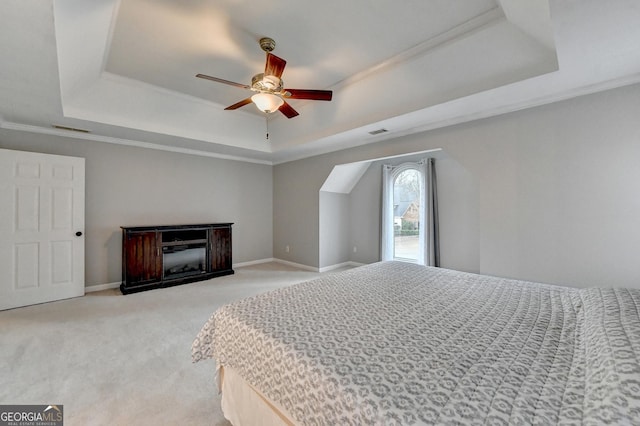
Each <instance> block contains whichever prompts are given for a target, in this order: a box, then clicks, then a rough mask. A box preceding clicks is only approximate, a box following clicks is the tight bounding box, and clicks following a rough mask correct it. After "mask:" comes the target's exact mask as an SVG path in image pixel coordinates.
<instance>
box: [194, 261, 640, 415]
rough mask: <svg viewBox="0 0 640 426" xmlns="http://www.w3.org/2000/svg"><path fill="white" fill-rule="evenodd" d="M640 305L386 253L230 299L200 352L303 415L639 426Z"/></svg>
mask: <svg viewBox="0 0 640 426" xmlns="http://www.w3.org/2000/svg"><path fill="white" fill-rule="evenodd" d="M639 305H640V290H625V289H575V288H566V287H557V286H551V285H544V284H538V283H531V282H524V281H515V280H508V279H500V278H495V277H487V276H480V275H474V274H467V273H461V272H455V271H451V270H446V269H439V268H430V267H424V266H418V265H414V264H408V263H401V262H382V263H377V264H373V265H368V266H363V267H360V268H356V269H353V270H349V271H346V272H342V273H338V274H330V275H326V276H323V277H321V278H319V279H316V280H313V281H309V282H306V283H302V284H298V285H295V286H292V287H288V288H284V289H280V290H276V291H272V292H269V293H266V294H262V295H259V296H256V297H252V298H248V299H245V300H241V301H238V302H235V303H232V304H229V305H227V306H224V307H222V308H221V309H219V310H218V311H216V312H215V313H214V315H213V316H212V317H211V319H209V321H208V322H207V323H206V324H205V325H204V327H203V328H202V330H201V331H200V333H199V334H198V336H197V338H196V339H195V341H194V343H193V348H192V351H193V352H192V353H193V360H194V361H199V360H201V359H206V358H214V359H215V360H216V362H217V364H218V366H229V367H231V368H233V369H234V370H235V371H237V372H238V373H239V374H240V375H241V376H242V377H244V379H245V380H246V381H247V382H248V383H249V384H250V385H251V386H253V387H254V388H256V389H259V390H260V392H261V393H262V394H263V395H265V396H266V397H268V398H269V399H270V400H272V401H274V402H275V403H276V404H278V405H279V406H280V407H282V408H284V409H285V410H286V411H287V412H288V413H290V415H292V416H293V418H294V419H293V420H295V421H296V422H298V423H300V424H311V425H338V424H340V425H348V424H353V425H362V424H384V425H393V424H402V425H407V424H434V423H435V424H458V423H460V422H462V423H464V424H478V423H486V424H491V425H500V424H505V425H506V424H556V423H562V424H594V425H595V424H603V423H616V424H640V361H639V360H640V318H639V314H638V306H639Z"/></svg>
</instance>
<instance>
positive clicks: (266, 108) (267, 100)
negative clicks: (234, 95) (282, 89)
mask: <svg viewBox="0 0 640 426" xmlns="http://www.w3.org/2000/svg"><path fill="white" fill-rule="evenodd" d="M251 101H252V102H253V103H254V104H256V106H257V107H258V109H259V110H260V111H262V112H266V113H267V114H270V113H272V112H275V111H277V110H278V108H280V107H281V106H282V104H284V100H283V99H282V98H281V97H280V96H277V95H274V94H273V93H256V94H255V95H253V96H251Z"/></svg>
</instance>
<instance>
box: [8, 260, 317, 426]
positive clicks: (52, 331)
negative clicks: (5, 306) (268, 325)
mask: <svg viewBox="0 0 640 426" xmlns="http://www.w3.org/2000/svg"><path fill="white" fill-rule="evenodd" d="M318 275H319V274H317V273H313V272H308V271H301V270H297V269H293V268H290V267H288V266H284V265H281V264H277V263H267V264H261V265H255V266H249V267H244V268H238V269H236V274H235V275H231V276H226V277H220V278H215V279H213V280H209V281H203V282H199V283H193V284H187V285H183V286H177V287H171V288H166V289H158V290H152V291H147V292H142V293H137V294H131V295H127V296H122V295H121V294H120V292H119V291H118V290H107V291H102V292H96V293H89V294H87V296H85V297H81V298H77V299H70V300H65V301H59V302H52V303H46V304H42V305H36V306H29V307H25V308H19V309H13V310H10V311H2V312H0V382H1V386H0V404H63V405H64V421H65V425H67V426H69V425H178V424H180V425H229V424H230V423H228V422H227V421H226V420H225V419H224V417H223V415H222V412H221V411H220V399H219V396H218V395H217V389H216V387H215V384H214V370H215V368H214V362H213V361H207V362H199V363H197V364H192V363H191V353H190V349H191V342H192V341H193V338H194V337H195V335H196V334H197V332H198V331H199V330H200V328H201V327H202V325H203V324H204V323H205V321H206V320H207V319H208V318H209V316H210V315H211V313H212V312H213V311H214V310H215V309H216V308H217V307H219V306H221V305H223V304H225V303H228V302H230V301H233V300H237V299H240V298H243V297H247V296H250V295H254V294H258V293H262V292H265V291H268V290H272V289H275V288H279V287H283V286H288V285H291V284H294V283H297V282H301V281H306V280H309V279H312V278H315V277H317V276H318Z"/></svg>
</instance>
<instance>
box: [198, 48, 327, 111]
mask: <svg viewBox="0 0 640 426" xmlns="http://www.w3.org/2000/svg"><path fill="white" fill-rule="evenodd" d="M260 47H261V48H262V50H264V51H265V52H266V53H267V62H266V64H265V67H264V72H263V73H259V74H256V75H254V76H253V78H252V79H251V86H249V85H246V84H241V83H235V82H233V81H229V80H224V79H222V78H218V77H211V76H210V75H205V74H197V75H196V77H198V78H204V79H205V80H211V81H216V82H218V83H223V84H228V85H230V86H235V87H239V88H241V89H248V90H251V91H254V92H256V94H255V95H253V96H251V97H249V98H246V99H243V100H241V101H240V102H236V103H235V104H233V105H231V106H228V107H226V108H225V110H233V109H238V108H240V107H243V106H245V105H247V104H250V103H251V102H253V103H254V104H255V105H256V106H257V107H258V109H259V110H260V111H262V112H265V113H268V114H269V113H272V112H275V111H280V112H281V113H282V114H284V115H285V116H286V117H287V118H293V117H295V116H296V115H298V111H296V110H295V109H293V107H291V105H289V104H288V103H287V101H286V100H285V99H309V100H313V101H330V100H331V97H332V95H333V92H332V91H331V90H309V89H284V88H283V87H284V86H283V84H284V83H283V81H282V78H281V77H282V73H283V71H284V67H285V65H287V61H285V60H284V59H282V58H279V57H277V56H276V55H274V54H272V53H271V51H272V50H273V49H274V48H275V47H276V42H275V41H273V39H271V38H268V37H264V38H261V39H260Z"/></svg>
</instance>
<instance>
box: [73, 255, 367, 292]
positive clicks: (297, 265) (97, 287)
mask: <svg viewBox="0 0 640 426" xmlns="http://www.w3.org/2000/svg"><path fill="white" fill-rule="evenodd" d="M269 262H277V263H282V264H283V265H288V266H292V267H294V268H298V269H304V270H305V271H311V272H329V271H333V270H334V269H339V268H344V267H347V266H353V267H357V266H362V265H364V263H358V262H351V261H349V262H344V263H338V264H336V265H330V266H325V267H323V268H316V267H315V266H309V265H303V264H302V263H295V262H290V261H288V260H283V259H276V258H274V257H270V258H267V259H258V260H250V261H248V262H240V263H235V264H234V265H233V268H242V267H243V266H251V265H259V264H261V263H269ZM120 284H121V282H120V281H118V282H115V283H106V284H98V285H90V286H88V287H85V288H84V292H85V293H93V292H96V291H102V290H111V289H114V288H119V287H120Z"/></svg>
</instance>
